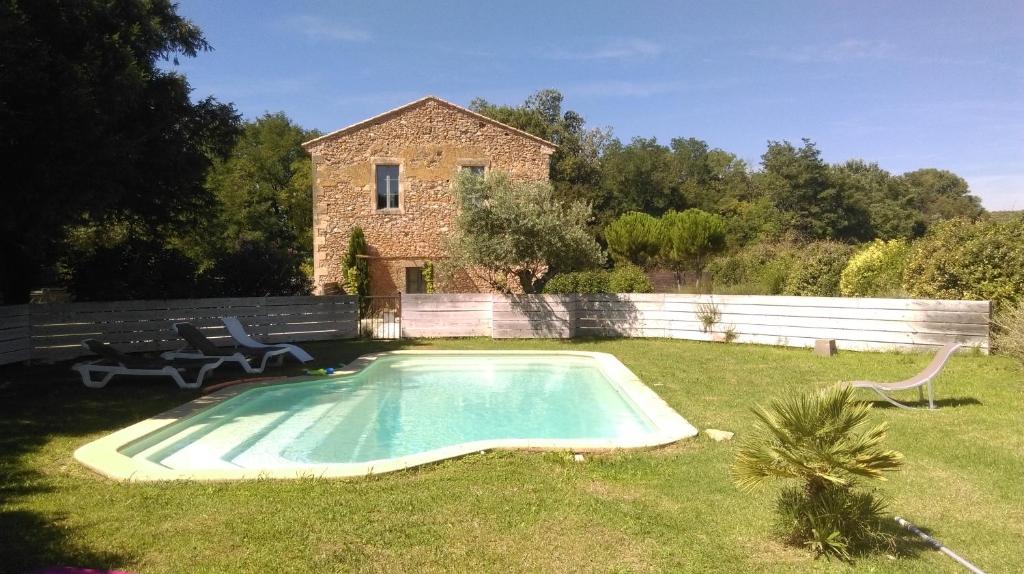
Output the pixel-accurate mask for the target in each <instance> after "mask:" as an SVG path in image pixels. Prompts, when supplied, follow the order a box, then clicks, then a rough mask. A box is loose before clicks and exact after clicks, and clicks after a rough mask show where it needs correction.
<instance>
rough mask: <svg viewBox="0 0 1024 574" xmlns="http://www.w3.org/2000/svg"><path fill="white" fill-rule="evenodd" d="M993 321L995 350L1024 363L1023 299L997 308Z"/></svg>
mask: <svg viewBox="0 0 1024 574" xmlns="http://www.w3.org/2000/svg"><path fill="white" fill-rule="evenodd" d="M993 322H994V323H995V327H996V328H995V332H994V338H995V341H994V342H995V348H996V351H997V352H998V353H999V354H1000V355H1006V356H1008V357H1013V358H1014V359H1017V361H1019V362H1020V363H1021V364H1024V301H1022V302H1020V303H1017V304H1016V305H1014V306H1012V307H1007V306H1004V307H1003V308H1001V309H998V310H997V311H996V316H995V320H994V321H993Z"/></svg>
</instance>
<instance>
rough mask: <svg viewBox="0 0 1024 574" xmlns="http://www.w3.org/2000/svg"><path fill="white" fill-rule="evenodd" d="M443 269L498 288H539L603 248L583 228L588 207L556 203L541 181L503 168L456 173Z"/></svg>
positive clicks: (593, 262) (589, 262)
mask: <svg viewBox="0 0 1024 574" xmlns="http://www.w3.org/2000/svg"><path fill="white" fill-rule="evenodd" d="M454 193H455V195H456V196H457V197H458V199H459V207H460V209H459V214H458V216H457V217H456V221H455V223H456V224H455V232H454V233H453V234H452V236H451V238H450V240H449V242H448V246H447V247H448V254H449V259H448V261H447V267H448V268H449V269H448V271H449V272H452V271H454V270H463V271H465V272H467V273H470V274H472V275H475V276H477V277H479V278H480V279H482V280H483V281H485V282H486V283H487V284H489V285H490V286H491V287H493V288H494V289H496V290H498V291H500V292H502V293H513V292H520V291H521V292H523V293H539V292H540V291H541V290H542V289H543V287H544V284H545V283H546V282H547V280H548V279H549V278H550V277H551V276H552V275H554V274H555V273H556V272H565V271H573V270H577V269H587V268H592V267H596V266H598V265H601V264H602V263H603V262H604V253H602V251H601V247H600V246H599V245H598V244H597V241H595V240H594V238H593V237H592V236H591V235H590V233H589V232H588V231H587V228H586V223H587V219H588V218H589V217H590V215H591V211H590V206H589V205H587V204H585V203H582V202H579V201H572V202H564V203H563V202H560V201H558V200H557V199H556V198H555V196H554V191H553V189H552V187H551V185H550V184H548V183H546V182H519V181H514V180H512V179H511V178H509V176H508V175H507V174H505V173H502V172H492V173H490V174H488V175H487V177H485V178H481V177H479V176H473V175H471V174H461V175H460V176H459V177H458V179H457V180H456V182H455V186H454Z"/></svg>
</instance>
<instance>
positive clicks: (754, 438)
mask: <svg viewBox="0 0 1024 574" xmlns="http://www.w3.org/2000/svg"><path fill="white" fill-rule="evenodd" d="M753 411H754V415H755V416H756V417H757V422H756V423H755V425H754V429H753V432H751V433H750V434H749V435H747V437H746V438H745V439H744V440H743V442H742V443H741V444H740V445H739V448H738V450H737V452H736V459H735V461H734V462H733V465H732V467H731V468H730V475H731V477H732V480H733V483H735V484H736V486H737V487H738V488H739V489H740V490H743V491H746V492H751V491H753V490H755V489H757V488H758V487H760V486H762V485H764V484H765V483H767V482H769V481H770V480H773V479H776V478H788V479H794V480H796V481H798V482H799V484H797V485H794V486H791V487H787V488H785V489H783V490H782V492H781V493H780V496H779V499H778V505H777V508H778V511H779V524H780V526H781V527H782V528H783V529H784V537H785V539H786V540H787V541H788V542H790V543H792V544H798V545H802V546H805V547H807V548H809V549H811V550H813V551H815V552H816V553H818V554H826V555H833V556H838V557H840V558H844V559H848V558H849V557H850V554H851V552H856V551H858V550H868V549H870V548H871V547H872V546H875V543H878V542H886V541H891V537H889V536H888V535H887V534H886V533H885V531H884V530H883V529H882V518H883V517H882V513H883V511H884V505H883V503H882V501H881V500H880V499H878V498H876V497H875V496H874V495H873V494H872V493H868V492H863V491H858V490H857V481H858V479H860V478H874V479H882V478H883V477H882V474H883V473H884V472H888V471H895V470H898V469H899V468H900V467H901V466H902V464H903V455H902V454H900V453H898V452H896V451H893V450H888V449H885V448H884V447H883V446H882V443H883V442H884V440H885V436H886V430H887V427H886V424H885V423H881V424H878V425H871V423H870V421H869V420H868V415H869V414H870V412H871V405H870V403H866V402H862V401H858V400H856V399H855V398H854V396H853V388H852V387H850V386H848V385H835V386H833V387H831V388H828V389H824V390H821V391H818V392H811V393H804V394H801V395H792V396H787V397H785V398H783V399H777V400H775V401H772V403H771V405H770V406H769V407H768V408H764V407H761V406H758V407H755V408H754V409H753Z"/></svg>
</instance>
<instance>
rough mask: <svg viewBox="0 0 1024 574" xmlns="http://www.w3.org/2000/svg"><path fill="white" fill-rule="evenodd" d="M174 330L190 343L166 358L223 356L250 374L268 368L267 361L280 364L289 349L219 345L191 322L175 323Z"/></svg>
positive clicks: (166, 355) (165, 356) (170, 352)
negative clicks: (272, 360)
mask: <svg viewBox="0 0 1024 574" xmlns="http://www.w3.org/2000/svg"><path fill="white" fill-rule="evenodd" d="M174 330H175V331H177V332H178V334H179V335H181V338H182V339H185V342H187V343H188V345H189V346H188V347H186V348H183V349H178V350H177V351H168V352H166V353H164V354H163V355H161V356H163V357H164V358H165V359H197V358H201V357H221V358H223V359H224V362H226V363H237V364H238V365H239V366H240V367H242V368H243V369H245V372H247V373H249V374H253V375H256V374H260V373H262V372H263V370H264V369H266V368H267V363H268V362H269V361H270V360H271V359H274V360H275V364H276V365H280V364H281V362H282V361H283V360H284V354H285V353H287V352H288V349H286V348H284V347H268V348H263V349H250V348H247V347H237V346H230V347H218V346H217V345H215V344H214V343H213V341H211V340H210V339H208V338H207V337H206V335H204V334H203V333H202V331H200V330H199V329H197V328H196V327H195V325H192V324H191V323H175V324H174Z"/></svg>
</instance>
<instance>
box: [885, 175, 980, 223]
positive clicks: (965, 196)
mask: <svg viewBox="0 0 1024 574" xmlns="http://www.w3.org/2000/svg"><path fill="white" fill-rule="evenodd" d="M899 179H900V180H901V181H902V183H903V184H905V185H906V186H907V189H908V194H909V196H910V198H911V200H912V201H913V203H914V205H915V206H916V207H917V209H919V210H920V212H921V213H922V214H923V216H924V220H925V222H926V223H928V224H929V225H930V224H932V223H936V222H938V221H942V220H946V219H956V218H959V217H963V218H967V219H975V218H977V217H980V216H981V215H982V214H983V213H985V210H984V208H982V207H981V200H980V199H979V198H978V197H976V196H974V195H971V194H970V188H969V187H968V186H967V182H966V181H965V180H964V178H962V177H960V176H958V175H956V174H955V173H952V172H950V171H946V170H943V169H934V168H927V169H919V170H916V171H911V172H908V173H905V174H903V175H901V176H900V178H899Z"/></svg>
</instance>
